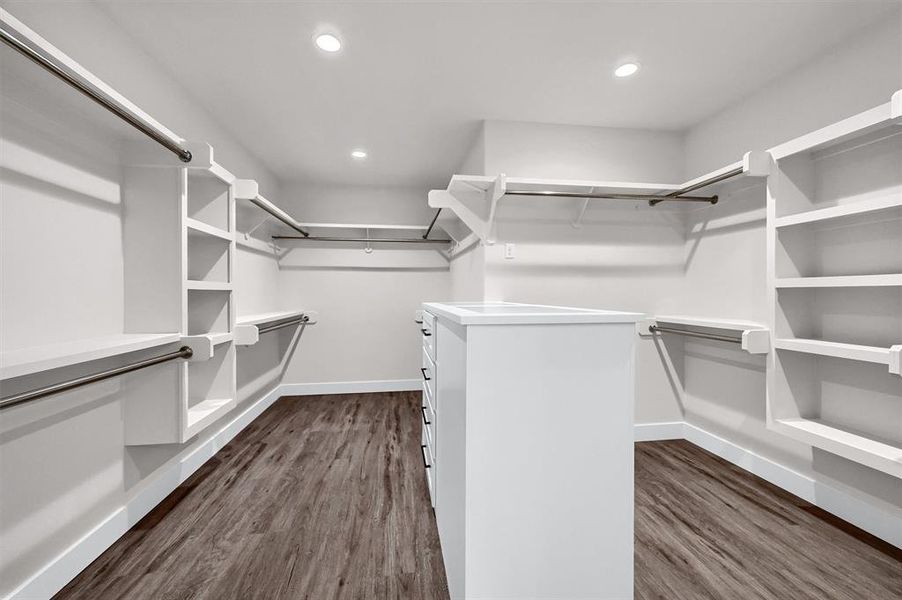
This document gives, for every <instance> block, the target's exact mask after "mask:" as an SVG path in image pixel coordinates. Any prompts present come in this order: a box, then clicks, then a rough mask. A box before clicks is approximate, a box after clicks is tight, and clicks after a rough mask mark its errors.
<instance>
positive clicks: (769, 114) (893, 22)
mask: <svg viewBox="0 0 902 600" xmlns="http://www.w3.org/2000/svg"><path fill="white" fill-rule="evenodd" d="M898 89H902V7H900V8H899V10H897V11H896V12H895V13H894V14H892V13H891V14H890V15H888V17H887V18H886V19H884V20H883V21H881V23H880V24H879V25H876V26H874V27H872V28H870V29H868V30H866V31H864V32H863V33H862V34H861V35H860V36H856V37H854V38H852V39H850V40H847V41H845V42H844V43H842V44H840V45H838V46H836V47H834V48H833V50H832V51H831V52H830V53H828V54H824V55H821V56H819V57H818V58H817V59H816V60H814V61H813V62H811V63H809V64H807V65H804V66H802V67H800V68H798V69H796V70H794V71H792V72H791V73H789V74H787V75H785V76H783V77H781V78H779V79H778V80H776V81H774V82H772V83H771V84H769V85H767V86H764V87H762V88H760V89H759V90H758V91H757V92H756V93H755V94H752V95H750V96H748V97H746V98H744V99H743V100H742V101H741V102H739V103H738V104H735V105H732V106H730V107H727V108H726V109H724V110H722V111H721V112H720V113H718V114H717V115H714V116H712V117H711V118H709V119H705V120H704V121H703V122H701V123H699V124H697V125H696V126H694V127H692V128H691V129H689V131H687V132H686V148H685V157H686V158H685V160H686V163H685V164H686V173H685V175H686V177H685V179H689V178H690V177H694V176H697V175H700V174H702V173H706V172H708V171H711V170H713V169H716V168H717V167H719V166H723V165H724V164H726V163H728V162H730V161H731V160H738V159H739V157H740V156H741V155H742V154H743V153H744V152H747V151H749V150H766V149H767V148H771V147H773V146H776V145H777V144H779V143H781V142H784V141H786V140H790V139H792V138H794V137H797V136H799V135H802V134H804V133H807V132H809V131H813V130H815V129H818V128H820V127H823V126H825V125H829V124H830V123H832V122H834V121H836V120H837V119H839V118H842V117H844V116H848V115H853V114H855V113H858V112H861V111H864V110H867V109H869V108H872V107H874V106H877V105H878V104H882V103H884V102H887V101H889V98H890V96H891V95H892V93H893V92H894V91H896V90H898ZM731 157H733V158H731Z"/></svg>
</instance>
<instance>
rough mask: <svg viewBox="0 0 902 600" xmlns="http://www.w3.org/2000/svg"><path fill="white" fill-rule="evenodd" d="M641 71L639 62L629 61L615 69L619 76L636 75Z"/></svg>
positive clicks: (615, 73)
mask: <svg viewBox="0 0 902 600" xmlns="http://www.w3.org/2000/svg"><path fill="white" fill-rule="evenodd" d="M638 71H639V63H634V62H628V63H623V64H622V65H620V66H619V67H617V68H616V69H614V75H616V76H617V77H629V76H630V75H635V74H636V73H637V72H638Z"/></svg>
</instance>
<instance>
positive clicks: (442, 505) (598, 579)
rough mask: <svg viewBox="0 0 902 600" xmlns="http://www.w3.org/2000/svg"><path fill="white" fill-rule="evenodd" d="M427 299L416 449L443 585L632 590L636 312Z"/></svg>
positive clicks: (588, 594)
mask: <svg viewBox="0 0 902 600" xmlns="http://www.w3.org/2000/svg"><path fill="white" fill-rule="evenodd" d="M423 309H424V312H423V314H424V317H425V318H424V322H426V321H428V322H430V326H429V327H424V329H427V331H430V332H431V333H433V335H432V336H424V347H425V348H427V349H428V350H429V351H428V354H425V355H424V361H427V360H432V361H433V362H431V363H428V364H429V365H431V367H432V369H433V370H434V372H431V373H430V379H431V381H430V382H424V400H423V402H424V405H426V406H427V408H426V409H425V412H424V414H428V415H430V416H429V418H428V419H427V420H428V421H429V422H430V423H431V425H430V426H425V425H424V433H423V440H424V441H423V444H424V446H426V448H424V452H425V454H424V456H426V457H427V458H426V460H427V462H429V461H431V462H429V464H430V467H429V468H428V469H426V471H427V481H428V483H429V485H430V492H431V493H432V494H433V506H434V508H435V514H436V521H437V523H438V528H439V536H440V539H441V545H442V555H443V558H444V563H445V570H446V573H447V576H448V585H449V588H450V591H451V597H452V598H453V599H455V600H457V599H464V598H556V599H568V598H569V599H576V598H580V599H587V598H605V599H615V598H617V599H619V598H623V599H627V598H632V586H633V390H634V386H635V383H634V375H633V345H634V340H635V335H636V334H635V325H634V323H635V321H636V320H637V319H639V318H641V316H642V315H638V314H634V313H617V312H608V311H590V310H580V309H564V308H557V307H541V306H530V305H522V304H509V303H491V304H458V305H454V304H425V305H424V307H423ZM424 324H425V323H424ZM426 339H428V340H429V341H428V342H426V341H425V340H426ZM436 356H437V357H438V360H434V357H436ZM425 383H430V385H429V386H426V385H425ZM430 406H431V407H433V408H434V410H433V409H430V408H429V407H430Z"/></svg>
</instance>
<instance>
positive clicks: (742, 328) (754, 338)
mask: <svg viewBox="0 0 902 600" xmlns="http://www.w3.org/2000/svg"><path fill="white" fill-rule="evenodd" d="M658 324H661V325H668V324H670V325H682V326H684V327H701V328H706V329H717V330H719V331H731V332H733V333H735V334H738V335H739V336H740V337H741V344H740V347H741V348H742V349H743V350H745V351H746V352H748V353H749V354H767V353H769V352H770V330H769V329H768V328H767V327H764V326H763V325H760V324H758V323H751V322H749V321H735V320H732V319H703V318H700V317H687V316H683V315H658V316H655V317H654V318H653V319H643V320H641V321H639V322H638V323H637V324H636V329H637V332H638V334H639V335H640V336H651V335H652V333H651V332H650V331H649V329H648V328H649V327H650V326H651V325H658Z"/></svg>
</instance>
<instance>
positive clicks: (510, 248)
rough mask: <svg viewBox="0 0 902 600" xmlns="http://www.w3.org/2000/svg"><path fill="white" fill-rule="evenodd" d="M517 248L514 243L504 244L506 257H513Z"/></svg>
mask: <svg viewBox="0 0 902 600" xmlns="http://www.w3.org/2000/svg"><path fill="white" fill-rule="evenodd" d="M514 254H515V248H514V245H513V244H504V258H507V259H511V258H513V257H514Z"/></svg>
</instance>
